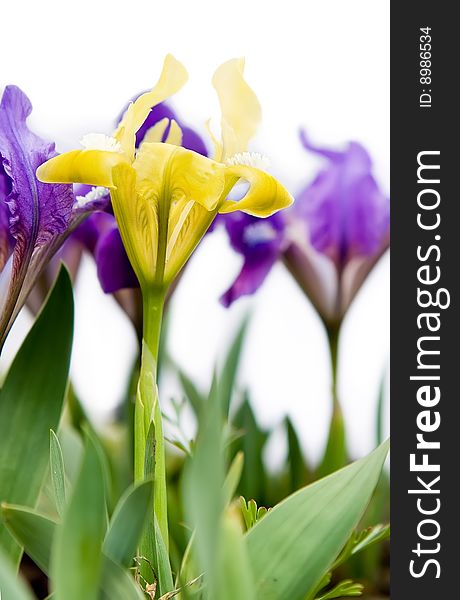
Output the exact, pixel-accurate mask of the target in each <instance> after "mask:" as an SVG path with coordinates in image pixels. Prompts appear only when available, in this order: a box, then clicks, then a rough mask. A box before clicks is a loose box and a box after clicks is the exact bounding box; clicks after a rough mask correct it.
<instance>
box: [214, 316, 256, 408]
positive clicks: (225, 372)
mask: <svg viewBox="0 0 460 600" xmlns="http://www.w3.org/2000/svg"><path fill="white" fill-rule="evenodd" d="M248 323H249V317H248V316H246V317H245V318H244V319H243V322H242V323H241V325H240V327H239V329H238V331H237V333H236V336H235V338H234V340H233V342H232V344H231V346H230V349H229V351H228V354H227V356H226V357H225V361H224V365H223V367H222V372H221V375H220V381H219V388H220V400H221V402H222V412H223V415H224V416H225V417H228V413H229V410H230V402H231V399H232V395H233V392H234V388H235V381H236V376H237V374H238V366H239V363H240V356H241V350H242V349H243V343H244V339H245V336H246V331H247V328H248Z"/></svg>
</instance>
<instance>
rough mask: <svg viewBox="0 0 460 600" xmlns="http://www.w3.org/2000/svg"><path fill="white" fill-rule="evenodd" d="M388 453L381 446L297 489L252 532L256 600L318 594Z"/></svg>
mask: <svg viewBox="0 0 460 600" xmlns="http://www.w3.org/2000/svg"><path fill="white" fill-rule="evenodd" d="M387 451H388V445H387V444H383V445H382V446H379V447H378V448H377V449H376V450H374V451H373V452H372V453H371V454H370V455H369V456H367V457H365V458H363V459H361V460H360V461H357V462H355V463H352V464H351V465H349V466H348V467H345V468H344V469H342V470H340V471H338V472H336V473H333V474H332V475H330V476H329V477H326V478H324V479H322V480H320V481H318V482H316V483H314V484H312V485H310V486H307V487H306V488H303V489H302V490H299V491H298V492H296V493H295V494H293V495H292V496H290V497H289V498H287V499H286V500H284V501H283V502H281V503H280V504H278V505H277V506H276V507H275V508H274V509H272V510H271V511H270V512H269V513H268V514H267V515H266V516H265V517H264V518H263V519H262V520H260V521H259V522H258V523H257V524H256V525H255V526H254V527H252V529H250V530H249V532H248V533H247V534H246V540H247V546H248V553H249V558H250V561H251V566H252V568H253V572H254V577H255V582H256V590H257V595H256V597H257V598H264V600H281V599H283V598H290V599H291V600H302V599H303V598H305V596H306V595H307V594H308V593H311V592H312V591H313V590H314V589H315V587H316V586H317V585H318V583H319V581H320V580H321V579H322V577H323V576H324V574H325V573H326V572H327V571H328V569H329V568H330V566H331V565H332V563H333V562H334V560H335V558H336V557H337V555H338V554H339V552H340V550H341V549H342V548H343V546H344V544H345V542H346V541H347V539H348V537H349V536H350V535H351V533H352V531H353V529H354V528H355V527H356V525H357V523H358V521H359V519H360V518H361V516H362V514H363V512H364V510H365V508H366V506H367V503H368V502H369V499H370V497H371V495H372V491H373V489H374V487H375V485H376V484H377V481H378V476H379V474H380V471H381V468H382V465H383V462H384V460H385V457H386V454H387ZM339 498H340V499H339Z"/></svg>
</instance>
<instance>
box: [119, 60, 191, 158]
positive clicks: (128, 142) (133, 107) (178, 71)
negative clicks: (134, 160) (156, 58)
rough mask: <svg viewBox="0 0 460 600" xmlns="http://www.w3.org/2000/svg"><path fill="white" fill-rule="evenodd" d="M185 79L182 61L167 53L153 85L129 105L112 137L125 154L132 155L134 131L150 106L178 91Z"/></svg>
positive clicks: (143, 119)
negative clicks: (156, 80)
mask: <svg viewBox="0 0 460 600" xmlns="http://www.w3.org/2000/svg"><path fill="white" fill-rule="evenodd" d="M187 79H188V75H187V71H186V70H185V67H184V66H183V65H182V63H180V62H179V61H178V60H176V59H175V58H174V56H172V55H171V54H168V55H167V56H166V58H165V61H164V64H163V70H162V72H161V75H160V78H159V80H158V82H157V84H156V85H155V87H154V88H153V89H152V90H151V91H150V92H146V93H145V94H142V95H141V96H139V98H138V99H137V100H136V101H135V102H133V103H132V104H130V105H129V107H128V109H127V111H126V112H125V114H124V116H123V119H122V120H121V122H120V124H119V125H118V128H117V130H116V131H115V133H114V137H115V138H116V139H117V140H118V141H119V142H120V144H121V146H122V148H123V150H124V152H125V153H126V154H127V156H129V157H132V156H133V155H134V148H135V142H136V132H137V131H138V130H139V129H140V127H141V126H142V124H143V123H144V121H145V119H146V118H147V117H148V114H149V112H150V111H151V109H152V107H154V106H156V105H157V104H160V102H163V101H164V100H166V99H167V98H169V97H170V96H172V95H173V94H175V93H176V92H178V91H179V90H180V89H181V88H182V87H183V86H184V85H185V83H186V81H187Z"/></svg>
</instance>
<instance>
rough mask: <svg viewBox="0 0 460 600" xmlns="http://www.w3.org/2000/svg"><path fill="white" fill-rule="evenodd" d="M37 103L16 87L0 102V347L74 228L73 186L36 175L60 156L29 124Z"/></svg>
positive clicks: (9, 88)
mask: <svg viewBox="0 0 460 600" xmlns="http://www.w3.org/2000/svg"><path fill="white" fill-rule="evenodd" d="M31 111H32V105H31V103H30V101H29V99H28V98H27V96H26V95H25V94H24V93H23V92H22V91H21V90H20V89H19V88H18V87H16V86H8V87H6V88H5V91H4V93H3V97H2V100H1V103H0V257H1V259H0V269H1V274H0V306H1V316H0V347H1V346H2V345H3V343H4V340H5V338H6V335H7V333H8V331H9V329H10V328H11V326H12V324H13V322H14V319H15V318H16V316H17V314H18V313H19V310H20V309H21V307H22V306H23V304H24V302H25V299H26V297H27V294H28V292H29V291H30V289H31V288H32V287H33V285H34V281H35V280H36V277H37V276H38V273H39V271H41V269H42V267H43V265H44V262H45V261H46V259H47V258H49V255H50V249H51V248H54V247H55V244H56V241H57V240H58V238H60V236H63V235H64V234H65V232H66V231H67V230H68V228H69V225H70V222H71V218H72V208H73V204H74V196H73V192H72V187H71V186H70V185H62V184H59V185H48V184H44V183H40V182H39V181H38V180H37V178H36V177H35V171H36V169H37V167H38V166H39V165H41V164H42V163H43V162H45V161H46V160H48V159H49V158H51V157H53V156H55V154H56V152H55V149H54V143H50V142H46V141H45V140H43V139H41V138H40V137H38V136H36V135H35V134H34V133H32V132H31V131H30V130H29V128H28V127H27V124H26V121H27V117H28V116H29V115H30V113H31Z"/></svg>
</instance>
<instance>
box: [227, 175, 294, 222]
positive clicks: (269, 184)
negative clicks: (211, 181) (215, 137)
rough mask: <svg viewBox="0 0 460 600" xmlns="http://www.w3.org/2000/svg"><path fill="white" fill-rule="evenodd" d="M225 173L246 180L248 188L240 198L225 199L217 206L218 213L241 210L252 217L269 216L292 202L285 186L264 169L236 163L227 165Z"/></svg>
mask: <svg viewBox="0 0 460 600" xmlns="http://www.w3.org/2000/svg"><path fill="white" fill-rule="evenodd" d="M226 173H227V176H228V177H235V178H237V179H244V180H245V181H247V182H248V183H249V189H248V191H247V193H246V194H245V195H244V197H243V198H242V199H241V200H238V201H234V200H225V202H224V203H223V204H222V205H221V206H220V207H219V212H220V213H230V212H234V211H235V210H241V211H243V212H245V213H247V214H248V215H253V216H254V217H270V216H271V215H273V214H274V213H275V212H277V211H278V210H281V209H283V208H287V207H288V206H290V205H291V204H292V202H293V198H292V196H291V195H290V194H289V192H288V191H287V190H286V188H284V187H283V186H282V185H281V184H280V183H279V182H278V181H277V180H276V179H275V178H274V177H272V176H271V175H269V174H268V173H266V172H265V171H261V170H260V169H256V168H254V167H248V166H246V165H236V166H233V167H227V168H226Z"/></svg>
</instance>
